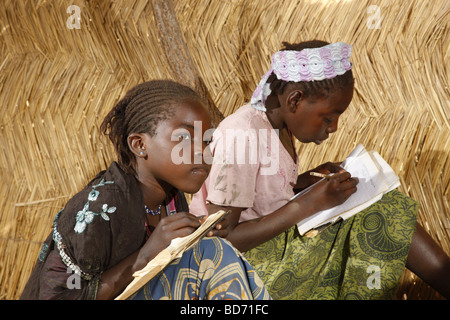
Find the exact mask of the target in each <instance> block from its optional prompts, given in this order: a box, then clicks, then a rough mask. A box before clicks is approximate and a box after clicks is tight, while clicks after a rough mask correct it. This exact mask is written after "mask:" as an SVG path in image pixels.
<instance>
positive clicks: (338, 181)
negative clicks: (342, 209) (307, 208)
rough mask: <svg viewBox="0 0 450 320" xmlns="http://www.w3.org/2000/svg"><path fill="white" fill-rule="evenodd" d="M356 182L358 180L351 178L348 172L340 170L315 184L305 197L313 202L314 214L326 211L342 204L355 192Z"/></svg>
mask: <svg viewBox="0 0 450 320" xmlns="http://www.w3.org/2000/svg"><path fill="white" fill-rule="evenodd" d="M358 182H359V181H358V178H352V177H351V175H350V173H349V172H347V171H345V170H341V171H340V172H338V173H336V174H334V175H333V176H331V177H330V178H327V179H324V180H323V181H320V182H319V183H317V185H315V186H314V187H313V188H312V189H311V190H310V191H309V192H308V193H307V194H305V196H307V197H309V200H310V201H313V202H312V203H314V207H315V209H316V210H315V211H316V212H318V211H322V210H326V209H329V208H332V207H335V206H337V205H340V204H342V203H344V202H345V201H346V200H347V199H348V198H349V197H350V196H351V195H352V194H353V193H355V192H356V189H357V188H356V185H357V184H358Z"/></svg>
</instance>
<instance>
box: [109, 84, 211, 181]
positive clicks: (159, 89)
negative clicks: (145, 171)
mask: <svg viewBox="0 0 450 320" xmlns="http://www.w3.org/2000/svg"><path fill="white" fill-rule="evenodd" d="M186 100H193V101H199V102H201V103H202V104H204V101H203V99H202V98H201V97H200V96H199V95H198V94H197V93H196V92H195V91H194V90H192V89H191V88H189V87H187V86H185V85H182V84H179V83H177V82H174V81H171V80H152V81H148V82H144V83H141V84H139V85H137V86H135V87H134V88H132V89H131V90H129V91H128V92H127V93H126V95H125V97H123V98H122V99H121V100H120V101H119V102H118V103H117V104H116V105H115V106H114V108H113V109H112V110H111V111H110V112H109V113H108V115H107V116H106V117H105V119H104V120H103V122H102V124H101V126H100V131H101V132H102V133H104V134H105V135H107V136H109V139H110V140H111V142H112V143H113V145H114V148H115V150H116V153H117V156H118V163H119V165H120V166H121V167H122V169H123V170H124V171H125V172H127V173H129V174H132V175H136V157H135V155H134V154H133V153H132V151H131V150H130V148H129V146H128V136H129V135H130V134H131V133H147V134H149V135H150V136H154V135H155V134H156V129H157V127H158V124H159V123H160V122H161V121H164V120H167V119H169V118H170V117H171V116H173V115H174V114H175V112H176V110H175V108H174V104H176V103H178V102H183V101H186Z"/></svg>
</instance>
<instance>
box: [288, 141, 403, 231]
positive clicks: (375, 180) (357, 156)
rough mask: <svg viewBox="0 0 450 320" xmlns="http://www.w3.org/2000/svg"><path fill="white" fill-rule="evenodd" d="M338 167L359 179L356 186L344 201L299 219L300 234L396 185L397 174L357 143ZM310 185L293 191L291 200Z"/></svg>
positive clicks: (348, 213)
mask: <svg viewBox="0 0 450 320" xmlns="http://www.w3.org/2000/svg"><path fill="white" fill-rule="evenodd" d="M341 167H343V168H344V169H345V170H347V171H348V172H350V174H351V175H352V177H357V178H358V179H359V183H358V185H357V188H358V190H357V191H356V192H355V193H354V194H352V195H351V196H350V197H349V198H348V199H347V200H346V201H345V202H344V203H342V204H340V205H338V206H336V207H333V208H330V209H327V210H323V211H320V212H318V213H316V214H314V215H312V216H310V217H308V218H306V219H304V220H302V221H300V222H299V223H298V224H297V227H298V230H299V232H300V234H301V235H304V234H305V233H307V232H308V231H310V230H311V229H314V228H317V227H320V226H322V225H324V224H327V223H333V222H334V221H336V220H337V219H339V218H342V219H344V220H345V219H348V218H349V217H351V216H353V215H354V214H356V213H358V212H360V211H361V210H363V209H365V208H367V207H368V206H370V205H372V204H373V203H375V202H377V201H378V200H380V199H381V197H382V196H383V194H385V193H387V192H389V191H391V190H393V189H395V188H398V187H399V186H400V180H399V178H398V176H397V175H396V174H395V173H394V171H393V170H392V168H391V167H390V166H389V165H388V164H387V162H386V161H385V160H384V159H383V158H382V157H381V156H380V155H379V154H378V153H377V152H375V151H370V152H368V151H366V149H365V148H364V147H363V146H362V145H360V144H359V145H358V146H356V148H355V149H354V150H353V151H352V152H351V153H350V155H349V156H348V157H347V158H346V159H345V161H344V162H343V163H342V164H341ZM311 187H312V186H311ZM311 187H309V188H307V189H305V190H303V191H301V192H300V193H298V194H296V195H295V196H294V197H292V199H291V200H293V199H295V198H297V197H298V196H300V195H302V194H305V193H306V192H308V191H309V190H310V189H311Z"/></svg>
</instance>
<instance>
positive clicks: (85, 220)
mask: <svg viewBox="0 0 450 320" xmlns="http://www.w3.org/2000/svg"><path fill="white" fill-rule="evenodd" d="M113 183H114V181H105V180H104V179H103V180H102V181H100V183H99V184H97V185H95V186H93V187H92V191H91V192H89V195H88V201H87V202H86V204H85V205H84V207H83V209H82V210H80V211H78V213H77V216H76V218H75V221H76V223H75V227H74V228H73V229H74V230H75V232H76V233H80V234H81V233H83V231H84V230H85V229H86V227H87V225H88V224H90V223H91V222H92V221H94V217H95V216H101V217H102V218H103V219H104V220H105V221H109V220H110V218H109V215H108V214H111V213H114V212H115V211H116V209H117V208H116V207H109V206H108V204H106V203H105V204H103V206H102V212H99V213H96V212H92V211H91V210H90V209H89V205H90V203H91V201H96V200H97V198H98V196H99V194H100V192H99V191H98V190H96V189H97V188H98V187H102V186H104V185H106V184H113Z"/></svg>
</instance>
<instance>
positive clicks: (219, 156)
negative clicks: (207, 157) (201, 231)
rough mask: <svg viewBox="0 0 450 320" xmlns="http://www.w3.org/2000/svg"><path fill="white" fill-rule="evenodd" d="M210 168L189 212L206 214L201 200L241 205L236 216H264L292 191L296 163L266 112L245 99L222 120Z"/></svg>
mask: <svg viewBox="0 0 450 320" xmlns="http://www.w3.org/2000/svg"><path fill="white" fill-rule="evenodd" d="M210 147H211V151H212V153H213V155H214V161H213V164H212V168H211V172H210V174H209V177H208V179H207V180H206V181H205V183H204V184H203V186H202V189H201V190H200V191H199V192H198V193H196V194H195V195H194V196H193V198H192V202H191V205H190V212H191V213H193V214H196V215H206V214H207V208H206V203H207V202H210V203H214V204H217V205H222V206H231V207H239V208H246V209H245V210H243V211H242V214H241V217H240V221H241V222H242V221H246V220H251V219H255V218H258V217H262V216H265V215H267V214H270V213H272V212H274V211H275V210H277V209H278V208H280V207H282V206H283V205H285V204H286V203H287V202H288V201H289V199H290V198H291V197H292V196H293V195H294V192H293V190H292V188H293V186H294V185H295V183H296V182H297V175H298V166H297V164H296V162H297V161H294V160H293V159H292V157H291V156H290V154H289V153H288V151H287V150H286V149H285V148H284V147H283V145H282V143H281V141H280V140H279V137H278V131H277V130H274V129H273V127H272V125H271V124H270V122H269V120H268V119H267V116H266V113H265V112H263V111H260V110H256V109H254V108H252V107H251V106H250V104H247V105H244V106H243V107H241V108H239V109H238V110H237V111H236V112H235V113H233V114H232V115H230V116H228V117H227V118H226V119H224V120H223V121H222V122H221V123H220V125H219V126H218V128H217V129H216V130H215V132H214V135H213V141H212V143H211V145H210Z"/></svg>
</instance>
